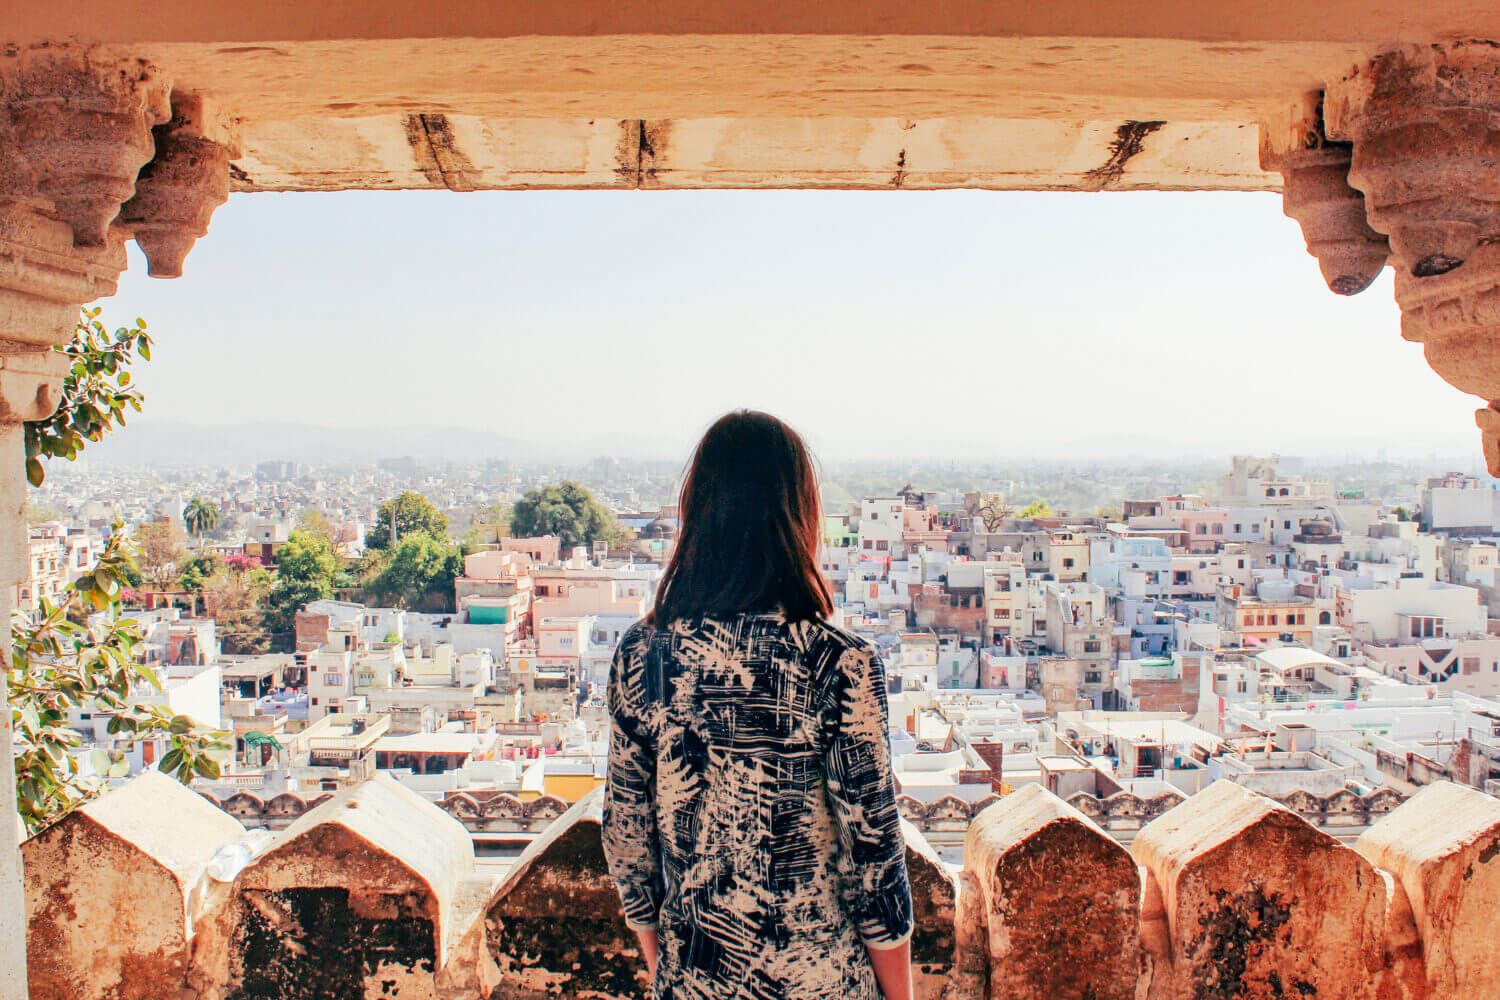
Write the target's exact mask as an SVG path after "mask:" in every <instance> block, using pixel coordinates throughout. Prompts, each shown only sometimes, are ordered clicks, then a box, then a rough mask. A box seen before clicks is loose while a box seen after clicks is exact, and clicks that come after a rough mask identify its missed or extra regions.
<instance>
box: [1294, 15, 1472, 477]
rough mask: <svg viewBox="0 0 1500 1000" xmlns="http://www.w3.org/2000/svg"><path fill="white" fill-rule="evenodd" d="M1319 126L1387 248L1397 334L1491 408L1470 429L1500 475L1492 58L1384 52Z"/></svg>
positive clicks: (1330, 104)
mask: <svg viewBox="0 0 1500 1000" xmlns="http://www.w3.org/2000/svg"><path fill="white" fill-rule="evenodd" d="M1322 119H1323V121H1322V123H1323V128H1324V130H1325V132H1326V134H1327V138H1328V139H1329V140H1331V141H1332V142H1334V143H1347V144H1349V149H1350V161H1349V170H1348V182H1349V184H1350V185H1351V186H1352V187H1353V188H1355V189H1357V190H1358V191H1359V192H1361V193H1362V194H1363V198H1364V205H1365V212H1366V217H1367V219H1368V222H1369V226H1370V228H1371V229H1372V230H1374V231H1375V232H1377V233H1381V234H1384V235H1385V236H1387V237H1388V238H1389V243H1390V252H1391V261H1392V263H1393V265H1394V266H1395V268H1396V301H1397V302H1398V303H1399V304H1400V306H1401V334H1402V336H1403V337H1405V338H1406V339H1407V340H1411V341H1415V342H1417V343H1420V344H1422V345H1423V348H1424V351H1425V353H1426V357H1427V362H1428V364H1430V365H1431V366H1432V367H1433V369H1434V370H1435V371H1436V372H1437V373H1438V374H1439V375H1441V376H1442V377H1443V378H1444V379H1445V380H1447V381H1448V382H1449V383H1451V384H1452V385H1454V386H1456V387H1457V388H1459V389H1462V390H1463V391H1464V392H1469V393H1473V394H1474V395H1477V396H1480V397H1483V398H1484V399H1485V400H1487V401H1488V402H1489V405H1488V406H1486V407H1485V408H1483V409H1481V410H1479V411H1478V413H1477V415H1476V422H1477V423H1478V425H1479V427H1480V430H1481V432H1482V436H1483V442H1484V452H1485V459H1486V461H1487V462H1488V464H1489V468H1490V472H1491V473H1492V474H1500V408H1497V401H1500V173H1497V171H1496V170H1495V161H1496V158H1497V157H1500V50H1497V49H1496V48H1495V46H1494V44H1493V43H1490V42H1457V43H1453V44H1449V45H1422V46H1418V45H1408V46H1400V47H1396V48H1392V49H1390V50H1387V51H1385V52H1383V53H1381V54H1380V55H1378V56H1376V57H1375V58H1374V59H1372V60H1371V61H1370V62H1368V63H1366V64H1364V65H1361V66H1358V67H1356V68H1355V69H1354V70H1353V71H1352V72H1351V73H1349V74H1348V75H1346V76H1345V77H1343V78H1342V79H1339V80H1336V81H1332V82H1331V83H1330V84H1329V85H1328V87H1327V89H1326V91H1325V92H1324V96H1323V108H1322ZM1289 199H1290V188H1289ZM1289 207H1290V200H1289Z"/></svg>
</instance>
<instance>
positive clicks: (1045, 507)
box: [1018, 500, 1052, 521]
mask: <svg viewBox="0 0 1500 1000" xmlns="http://www.w3.org/2000/svg"><path fill="white" fill-rule="evenodd" d="M1018 516H1019V517H1020V519H1021V520H1023V521H1032V520H1035V519H1036V518H1039V517H1051V516H1052V507H1051V506H1050V505H1049V504H1048V503H1047V501H1045V500H1033V501H1031V503H1029V504H1027V505H1026V506H1025V507H1022V508H1021V513H1020V514H1019V515H1018Z"/></svg>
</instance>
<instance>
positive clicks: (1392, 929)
mask: <svg viewBox="0 0 1500 1000" xmlns="http://www.w3.org/2000/svg"><path fill="white" fill-rule="evenodd" d="M166 815H171V816H172V817H173V821H172V823H170V824H164V823H163V822H162V817H163V816H166ZM184 823H188V824H191V826H192V829H193V830H194V831H195V832H196V833H195V836H194V837H193V838H192V842H193V845H194V846H193V847H192V848H191V849H189V848H188V847H187V846H185V844H183V843H182V841H184V840H185V839H186V838H181V837H175V836H173V835H169V834H168V833H164V832H162V831H164V830H166V831H177V832H179V833H180V832H182V831H183V830H184V826H183V824H184ZM599 826H600V812H599V798H598V793H595V794H594V795H592V796H590V797H589V798H586V799H585V800H583V801H582V802H580V803H578V804H577V805H575V806H574V807H573V808H571V809H570V810H569V811H568V812H567V813H566V814H565V815H563V816H562V817H561V818H559V819H558V820H557V821H556V822H555V823H554V824H553V825H552V826H551V827H550V828H548V830H547V831H546V832H545V833H544V834H543V835H542V836H541V837H539V838H538V839H537V840H536V841H535V842H534V843H533V845H532V846H531V847H530V848H529V849H528V850H527V851H526V852H525V854H524V855H523V856H522V857H521V858H520V859H519V860H518V861H517V863H516V864H515V865H514V867H513V868H512V869H511V870H510V872H509V873H508V875H507V876H506V877H505V878H504V879H503V880H502V881H499V882H495V881H494V880H491V879H487V878H485V877H483V876H481V875H479V874H477V873H476V871H475V867H474V858H473V853H472V847H471V844H470V841H469V838H468V836H467V834H466V833H465V831H464V830H463V829H462V827H461V826H460V824H459V823H458V822H456V821H455V820H454V819H453V818H452V817H451V816H449V815H448V814H447V813H445V812H444V811H443V810H441V809H439V808H438V807H436V806H435V805H433V804H432V803H430V802H428V801H427V800H425V799H423V798H421V797H420V796H417V795H414V794H412V793H410V792H408V791H407V790H406V789H404V788H402V787H401V786H399V785H397V784H395V783H394V782H391V781H389V780H387V779H376V780H374V781H371V782H367V783H366V784H364V785H361V786H359V787H358V788H355V789H351V790H348V791H344V792H340V793H338V794H337V795H334V796H330V797H328V798H326V799H324V800H323V801H321V802H320V803H318V804H317V805H316V806H314V807H313V808H311V809H310V810H308V811H307V812H306V813H305V814H304V815H302V816H301V817H300V818H298V819H297V820H296V821H295V822H294V823H292V824H291V825H290V826H288V827H287V828H286V829H284V830H281V831H280V832H278V833H277V834H275V836H274V839H273V840H272V841H271V843H270V845H269V846H268V847H267V848H266V849H265V850H264V851H263V852H262V853H261V854H260V856H258V857H256V858H254V859H253V860H252V861H250V863H249V864H247V865H246V866H245V867H244V868H243V869H242V870H240V871H238V872H237V873H235V872H229V873H228V874H227V875H225V876H224V879H223V880H215V879H212V878H207V877H205V876H204V869H205V868H206V866H207V863H208V859H209V858H210V857H211V856H212V855H214V854H215V852H217V851H218V850H219V849H220V848H221V847H223V846H224V845H227V844H233V843H234V842H235V839H236V837H237V836H238V835H239V834H240V833H241V832H242V828H241V827H240V825H239V824H238V823H237V822H236V821H235V820H234V819H233V818H231V817H230V816H228V815H227V814H225V813H223V812H221V811H220V810H218V809H215V808H214V807H213V806H212V805H211V804H210V803H209V802H207V801H206V800H205V799H203V798H202V797H199V796H197V795H194V794H192V793H189V792H187V791H185V790H184V789H182V788H180V787H177V786H175V785H174V784H173V783H172V782H171V781H169V780H168V779H165V778H162V777H161V776H159V775H147V776H145V777H143V778H141V779H138V780H137V781H135V782H132V783H131V784H129V785H126V786H125V787H124V788H123V789H120V790H117V791H115V792H112V793H110V795H108V796H106V797H105V798H104V799H102V800H100V801H99V802H97V803H95V804H93V805H91V806H89V807H87V808H86V809H85V810H82V811H80V812H79V813H76V814H74V816H72V817H70V818H69V819H68V820H65V821H64V822H63V823H60V824H58V825H57V826H54V827H53V828H51V829H50V830H48V831H46V832H44V833H43V834H41V835H39V836H37V837H35V838H33V839H32V840H30V841H28V842H27V844H26V845H25V850H26V860H27V871H28V883H27V891H28V919H29V921H30V925H29V928H28V951H29V954H30V955H31V961H32V979H33V994H32V995H33V996H37V997H69V998H79V1000H87V998H94V997H98V998H106V997H109V998H114V997H132V996H136V997H178V996H180V997H182V998H184V1000H185V998H187V997H189V996H192V997H203V998H209V1000H229V998H256V997H268V998H269V997H292V998H295V997H309V998H311V997H320V998H321V997H371V998H374V997H394V996H398V995H399V996H400V997H402V998H411V997H433V998H442V1000H502V998H504V1000H540V998H546V997H595V998H622V1000H623V998H638V997H645V996H647V994H648V991H647V989H646V983H645V969H644V965H643V963H642V960H641V957H640V953H639V948H638V946H637V944H636V941H635V939H634V936H633V935H632V934H631V933H630V932H629V930H628V929H627V928H626V926H625V923H624V919H623V915H622V914H621V912H620V906H619V902H618V899H617V897H616V895H615V890H614V886H613V884H612V883H611V881H610V879H609V876H608V873H607V871H606V869H605V864H604V855H603V851H602V848H601V845H600V836H599V834H600V829H599ZM905 829H906V831H907V836H908V840H909V842H910V844H911V847H910V848H909V850H908V854H907V863H908V866H909V868H910V870H911V877H912V892H913V899H914V902H915V910H916V916H917V927H916V931H915V933H914V934H913V936H912V955H913V962H914V966H915V979H916V983H917V995H918V996H919V997H921V998H923V1000H998V998H1002V997H1003V998H1029V997H1035V998H1039V1000H1040V998H1048V1000H1052V998H1062V997H1069V998H1073V997H1077V998H1084V997H1091V998H1093V1000H1109V998H1115V997H1118V998H1122V1000H1147V998H1149V1000H1252V998H1253V1000H1260V998H1271V1000H1274V998H1278V997H1285V998H1288V1000H1301V998H1304V997H1316V998H1348V1000H1356V998H1359V1000H1363V998H1369V1000H1459V998H1462V1000H1485V998H1497V997H1500V948H1497V946H1496V944H1495V937H1494V933H1493V915H1494V913H1496V912H1497V911H1500V800H1496V799H1493V798H1491V797H1489V796H1486V795H1484V794H1482V793H1480V792H1477V791H1475V790H1473V789H1470V788H1465V787H1463V786H1459V785H1453V784H1438V785H1431V786H1429V787H1427V788H1425V789H1423V790H1422V791H1421V792H1420V793H1418V794H1417V795H1415V796H1413V797H1412V798H1411V799H1409V800H1408V801H1406V802H1405V803H1403V804H1402V805H1400V806H1399V807H1397V808H1396V809H1394V810H1393V811H1391V812H1390V813H1389V814H1388V815H1385V816H1384V817H1383V818H1381V819H1380V820H1379V821H1378V822H1376V823H1375V825H1374V826H1373V827H1371V828H1370V829H1369V830H1368V831H1367V832H1366V833H1365V834H1364V835H1363V836H1362V837H1361V838H1360V840H1359V841H1358V843H1357V844H1356V846H1355V847H1354V848H1349V847H1345V846H1343V845H1341V844H1340V843H1338V842H1337V841H1335V840H1334V839H1333V838H1331V837H1329V836H1328V835H1327V834H1325V833H1323V832H1321V831H1319V830H1317V829H1316V828H1314V827H1313V826H1311V825H1310V824H1308V823H1307V822H1306V821H1305V820H1303V819H1302V818H1301V817H1300V816H1298V815H1297V814H1296V813H1295V812H1293V811H1292V810H1290V809H1287V808H1286V807H1284V806H1282V805H1280V804H1278V803H1276V802H1274V801H1272V800H1270V799H1267V798H1264V797H1262V796H1259V795H1256V794H1253V793H1251V792H1248V791H1246V790H1245V789H1243V788H1241V787H1239V786H1238V785H1234V784H1232V783H1229V782H1218V783H1216V784H1215V785H1213V786H1211V787H1210V788H1209V789H1208V790H1206V791H1204V792H1202V793H1199V794H1198V795H1196V796H1193V797H1192V798H1189V799H1187V800H1185V801H1183V802H1182V803H1180V804H1178V805H1176V806H1174V807H1173V808H1170V809H1168V810H1166V811H1165V812H1163V813H1161V814H1160V815H1158V816H1156V817H1155V818H1154V819H1151V820H1150V821H1149V822H1147V823H1146V824H1145V825H1144V826H1143V827H1142V829H1141V830H1140V831H1139V832H1138V833H1137V835H1136V838H1135V840H1134V842H1133V844H1132V849H1131V850H1130V851H1127V850H1126V849H1125V848H1124V847H1122V846H1120V844H1119V843H1118V842H1117V841H1115V840H1114V839H1113V838H1111V837H1110V836H1109V835H1108V834H1107V833H1106V832H1105V831H1104V830H1103V829H1101V828H1100V827H1099V826H1098V825H1097V824H1096V823H1095V821H1094V820H1093V819H1092V818H1091V817H1090V816H1089V815H1087V814H1086V813H1085V812H1084V811H1082V810H1080V809H1078V808H1077V807H1076V806H1075V805H1074V804H1071V803H1067V802H1063V801H1061V800H1060V799H1058V798H1057V797H1056V796H1054V795H1052V794H1050V793H1049V792H1047V791H1045V790H1044V789H1042V788H1041V787H1040V786H1029V787H1027V788H1025V789H1022V790H1020V791H1018V792H1016V793H1014V794H1012V795H1009V796H1006V797H1004V798H1002V799H998V800H994V801H992V802H991V803H990V804H989V805H988V806H987V807H985V808H984V809H983V810H982V811H981V812H980V814H979V815H978V816H977V817H975V818H974V821H973V824H972V826H971V828H970V830H969V833H968V838H967V841H966V843H965V866H964V868H963V870H962V871H956V870H954V869H952V868H951V867H950V866H947V865H944V864H943V863H942V862H941V861H940V860H938V858H937V857H936V856H935V855H934V854H933V852H932V851H931V849H930V848H929V847H928V846H927V845H926V842H925V841H924V840H922V839H921V837H920V835H919V834H918V832H917V831H916V830H915V829H914V828H913V827H912V826H911V825H910V824H909V823H908V824H907V825H906V827H905ZM198 834H201V835H198ZM101 860H102V861H103V863H102V864H101Z"/></svg>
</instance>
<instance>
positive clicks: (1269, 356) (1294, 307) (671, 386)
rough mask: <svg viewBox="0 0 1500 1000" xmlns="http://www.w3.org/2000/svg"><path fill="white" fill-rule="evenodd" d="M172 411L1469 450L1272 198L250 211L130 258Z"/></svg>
mask: <svg viewBox="0 0 1500 1000" xmlns="http://www.w3.org/2000/svg"><path fill="white" fill-rule="evenodd" d="M131 250H132V257H131V266H130V271H129V272H128V273H127V274H126V275H125V277H124V278H123V280H122V282H121V285H120V294H119V296H118V297H117V298H115V299H114V300H112V301H110V302H107V303H106V305H105V318H106V320H107V321H117V320H121V319H124V318H125V317H126V316H127V315H129V314H140V315H143V316H145V317H146V318H147V319H148V321H149V322H150V324H151V327H152V329H153V331H154V333H155V335H156V337H157V346H156V351H155V359H154V360H153V361H152V362H151V364H150V365H149V366H147V368H146V370H145V371H144V372H143V373H142V375H141V379H140V381H141V384H142V386H143V387H144V389H145V390H146V392H147V394H148V402H147V416H148V418H149V419H151V420H153V421H163V422H178V421H193V422H207V423H243V422H260V421H280V422H296V423H308V424H317V425H327V426H341V427H361V426H378V425H393V424H409V425H430V426H440V425H441V426H449V425H456V426H464V427H470V428H474V429H488V430H494V431H496V432H499V433H502V434H505V435H507V436H510V437H515V438H521V439H527V440H531V441H536V442H543V443H549V444H550V443H557V444H560V445H561V444H567V445H572V446H580V445H581V446H587V447H595V446H598V447H600V448H605V447H608V448H615V449H619V450H629V451H635V452H637V453H640V454H673V453H676V452H678V451H680V450H682V449H685V447H686V446H687V444H688V442H689V441H690V440H691V439H692V438H693V436H694V435H695V434H696V433H697V432H698V431H700V430H701V429H702V427H703V426H704V425H705V424H706V423H707V422H708V421H709V420H711V419H712V418H713V417H714V416H716V415H717V414H718V413H720V412H722V411H723V410H725V409H728V408H731V407H737V406H753V407H758V408H763V409H768V410H770V411H772V412H775V413H777V414H780V415H782V416H784V417H786V418H787V419H789V420H790V421H792V422H793V423H794V424H795V425H797V426H799V427H801V428H802V429H803V430H805V431H806V432H807V433H808V435H809V436H810V438H811V439H812V440H813V442H814V444H815V445H816V446H817V447H818V448H819V449H820V451H821V452H822V454H823V457H824V458H826V459H839V458H863V457H869V456H875V455H882V454H895V455H932V456H943V457H946V456H954V457H970V456H983V457H989V458H1006V457H1021V456H1032V455H1049V454H1057V453H1059V452H1067V453H1076V454H1078V455H1080V456H1090V457H1091V456H1096V455H1107V454H1110V453H1112V452H1119V453H1122V454H1123V453H1125V452H1128V451H1140V452H1146V451H1155V452H1164V453H1168V454H1170V453H1173V452H1209V451H1213V452H1223V451H1227V450H1229V449H1231V448H1234V449H1251V450H1260V451H1272V450H1280V451H1282V452H1283V453H1292V454H1321V453H1338V452H1344V451H1358V452H1360V453H1367V454H1370V455H1373V454H1374V450H1375V449H1376V448H1377V447H1379V446H1381V445H1382V444H1383V445H1385V446H1387V447H1388V448H1389V450H1390V453H1391V454H1392V455H1393V456H1394V455H1397V454H1416V455H1427V454H1429V453H1439V454H1444V455H1448V454H1458V455H1472V456H1473V457H1474V459H1475V460H1476V461H1477V458H1478V454H1479V442H1478V434H1477V432H1476V431H1475V430H1474V428H1473V422H1472V421H1473V418H1472V411H1473V409H1474V407H1475V406H1477V405H1480V404H1479V402H1478V401H1477V400H1475V399H1473V398H1471V397H1468V396H1465V395H1464V394H1462V393H1460V392H1458V391H1457V390H1456V389H1453V388H1451V387H1449V386H1448V385H1446V384H1445V383H1444V382H1442V381H1441V380H1440V379H1439V378H1438V377H1437V376H1436V375H1434V374H1433V373H1432V372H1431V370H1430V369H1428V367H1427V366H1426V364H1425V363H1424V362H1423V361H1422V356H1421V348H1420V346H1419V345H1416V344H1408V343H1406V342H1404V341H1403V340H1402V339H1401V337H1400V332H1399V314H1398V312H1397V309H1396V307H1395V304H1394V302H1393V301H1392V296H1391V281H1390V271H1389V270H1387V271H1386V273H1385V275H1384V276H1383V277H1382V279H1381V280H1380V281H1378V282H1377V283H1376V285H1375V286H1374V287H1372V288H1371V289H1369V290H1368V291H1366V292H1365V293H1363V294H1362V295H1359V296H1357V297H1355V298H1352V299H1345V298H1340V297H1338V296H1335V295H1333V294H1332V293H1331V292H1329V291H1328V290H1327V289H1326V288H1325V287H1324V285H1323V283H1322V281H1321V279H1320V277H1319V275H1318V270H1317V265H1316V263H1315V262H1314V261H1313V260H1312V258H1310V257H1308V256H1307V254H1306V252H1305V250H1304V248H1303V243H1302V238H1301V235H1300V233H1299V231H1298V229H1297V226H1296V225H1295V223H1293V222H1292V221H1291V220H1289V219H1287V218H1285V217H1284V216H1283V215H1282V213H1281V202H1280V198H1279V196H1275V195H1270V194H1022V193H1015V194H1011V193H991V192H966V191H958V192H935V193H916V192H903V193H894V192H871V193H847V192H556V193H541V192H525V193H514V192H494V193H484V194H462V195H460V194H453V193H448V192H401V193H388V192H359V193H347V194H289V195H269V194H260V195H236V196H234V197H233V198H231V200H230V201H229V203H228V204H227V205H224V206H223V207H221V208H220V209H219V211H218V213H217V214H216V215H215V217H214V222H213V228H212V231H211V232H210V234H209V235H208V237H206V238H205V239H203V240H201V241H200V242H199V243H198V245H197V247H196V248H195V249H194V250H193V252H192V254H191V255H190V256H189V257H188V261H187V267H186V274H185V276H184V277H182V278H180V279H178V280H176V281H157V280H152V279H149V278H147V277H146V274H145V266H144V262H143V261H142V260H141V258H140V256H139V254H138V253H137V252H136V251H135V249H134V245H133V244H132V246H131Z"/></svg>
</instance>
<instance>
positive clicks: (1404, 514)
mask: <svg viewBox="0 0 1500 1000" xmlns="http://www.w3.org/2000/svg"><path fill="white" fill-rule="evenodd" d="M1391 513H1392V514H1395V515H1396V520H1398V521H1415V520H1416V518H1415V517H1413V516H1412V513H1411V511H1409V510H1407V509H1406V507H1405V506H1399V507H1397V508H1396V509H1395V510H1393V511H1391Z"/></svg>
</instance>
